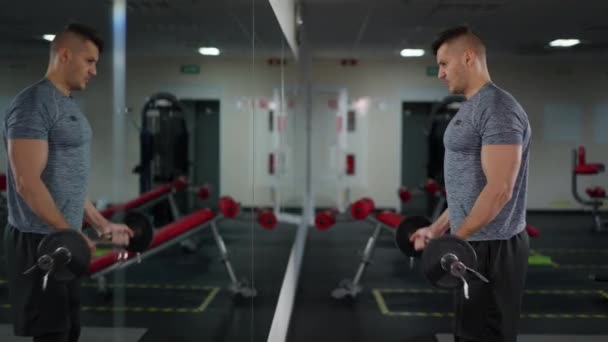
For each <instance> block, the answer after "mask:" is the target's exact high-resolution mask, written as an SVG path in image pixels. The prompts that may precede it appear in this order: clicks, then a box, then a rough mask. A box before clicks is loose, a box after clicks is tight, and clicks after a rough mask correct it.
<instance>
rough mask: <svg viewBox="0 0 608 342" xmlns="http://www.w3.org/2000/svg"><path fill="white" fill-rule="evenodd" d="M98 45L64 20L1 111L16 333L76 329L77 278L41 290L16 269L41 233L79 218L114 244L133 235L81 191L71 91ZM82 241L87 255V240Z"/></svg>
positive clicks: (79, 124) (87, 73)
mask: <svg viewBox="0 0 608 342" xmlns="http://www.w3.org/2000/svg"><path fill="white" fill-rule="evenodd" d="M102 49H103V43H102V41H101V40H100V39H99V38H98V37H97V35H96V33H95V31H93V30H92V29H90V28H88V27H85V26H83V25H79V24H71V25H68V26H67V27H66V29H65V30H64V31H62V32H60V33H59V34H58V35H57V36H56V38H55V39H54V40H53V42H52V44H51V51H50V60H49V66H48V70H47V73H46V75H45V77H44V78H43V79H42V80H40V81H38V82H36V83H34V84H32V85H30V86H29V87H27V88H26V89H24V90H23V91H21V92H20V93H19V94H18V95H17V96H16V97H15V99H14V100H13V101H12V103H11V104H10V106H9V108H8V110H7V112H6V115H5V120H4V127H3V131H4V139H5V147H6V149H7V155H8V160H9V167H8V168H7V175H8V181H7V195H8V226H7V227H6V230H5V234H4V244H5V251H6V262H7V273H8V287H9V296H10V303H11V306H12V311H13V325H14V332H15V335H17V336H33V340H34V341H37V342H42V341H53V342H55V341H62V342H64V341H65V342H67V341H70V342H74V341H77V340H78V337H79V335H80V320H79V311H80V300H79V286H80V285H79V280H74V281H72V282H69V283H61V282H55V281H53V279H52V277H51V278H49V281H48V285H47V288H46V291H42V277H43V274H42V271H40V270H35V271H34V272H32V273H29V274H27V275H24V274H23V272H24V271H25V270H26V269H28V268H29V267H31V266H32V265H34V263H35V261H36V259H37V256H36V248H37V246H38V244H39V243H40V241H41V240H42V239H43V238H44V236H45V235H47V234H49V233H52V232H55V231H58V230H62V229H75V230H80V228H81V225H82V221H83V217H84V219H85V220H86V221H87V222H88V223H90V224H91V225H92V226H93V227H94V228H95V229H97V231H98V232H99V233H102V234H108V233H110V234H112V239H113V242H115V243H118V244H126V243H127V242H128V239H129V237H132V232H131V231H130V230H129V229H128V228H127V227H126V226H125V225H121V224H113V223H111V222H109V221H107V220H106V219H105V218H104V217H103V216H101V214H100V213H99V212H98V211H97V210H96V209H95V207H94V206H93V204H92V203H91V201H90V200H89V199H88V197H87V187H88V183H89V169H90V144H91V137H92V132H91V127H90V126H89V122H88V120H87V118H86V117H85V116H84V115H83V113H82V112H81V111H80V109H79V108H78V105H77V103H76V101H75V99H74V98H73V97H72V92H73V91H79V90H84V89H85V88H86V86H87V84H88V82H89V81H90V80H91V78H92V77H93V76H95V75H96V74H97V69H96V64H97V61H98V59H99V54H100V52H101V51H102ZM83 236H84V234H83ZM85 239H86V237H85ZM86 241H87V243H88V245H89V247H90V248H91V253H93V251H94V249H95V247H94V244H93V243H92V242H91V241H90V240H89V239H86Z"/></svg>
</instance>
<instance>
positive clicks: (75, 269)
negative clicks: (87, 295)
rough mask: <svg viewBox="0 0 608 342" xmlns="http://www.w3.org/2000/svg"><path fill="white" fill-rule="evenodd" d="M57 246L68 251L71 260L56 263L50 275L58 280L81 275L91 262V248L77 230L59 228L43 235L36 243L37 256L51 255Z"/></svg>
mask: <svg viewBox="0 0 608 342" xmlns="http://www.w3.org/2000/svg"><path fill="white" fill-rule="evenodd" d="M59 247H64V248H66V249H67V250H69V251H70V254H71V260H70V261H69V262H68V263H67V264H63V265H62V264H61V263H57V264H56V265H55V267H54V269H53V272H52V277H53V278H54V279H56V280H58V281H69V280H72V279H75V278H78V277H81V276H83V275H84V274H85V273H86V272H87V270H88V268H89V264H90V262H91V250H90V249H89V246H88V245H87V243H86V240H85V239H84V237H83V236H82V235H80V233H79V232H77V231H75V230H71V229H66V230H61V231H57V232H54V233H51V234H49V235H47V236H45V237H44V238H43V239H42V241H40V244H39V245H38V257H40V256H42V255H45V254H46V255H51V254H52V253H53V252H55V251H56V250H57V248H59Z"/></svg>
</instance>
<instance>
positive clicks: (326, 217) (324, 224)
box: [315, 209, 338, 230]
mask: <svg viewBox="0 0 608 342" xmlns="http://www.w3.org/2000/svg"><path fill="white" fill-rule="evenodd" d="M336 215H338V211H337V210H331V209H330V210H323V211H320V212H318V213H317V215H316V216H315V226H316V227H317V229H319V230H326V229H329V228H331V226H333V225H334V224H336Z"/></svg>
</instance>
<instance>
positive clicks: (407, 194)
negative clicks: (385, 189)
mask: <svg viewBox="0 0 608 342" xmlns="http://www.w3.org/2000/svg"><path fill="white" fill-rule="evenodd" d="M440 192H441V188H440V186H439V183H437V182H436V181H435V180H433V179H430V180H427V181H426V183H424V184H422V185H419V186H418V187H417V188H414V189H409V188H407V187H405V186H402V187H400V188H399V190H398V195H399V199H401V201H402V202H403V203H408V202H409V201H411V200H412V198H413V197H414V196H419V195H422V194H423V193H426V194H430V195H433V196H436V195H438V194H440Z"/></svg>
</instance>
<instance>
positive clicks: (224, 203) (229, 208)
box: [218, 196, 239, 218]
mask: <svg viewBox="0 0 608 342" xmlns="http://www.w3.org/2000/svg"><path fill="white" fill-rule="evenodd" d="M218 208H219V210H220V211H221V212H222V214H223V215H224V216H225V217H228V218H231V217H235V216H236V215H238V213H239V204H238V203H236V201H235V200H234V199H233V198H232V197H230V196H224V197H222V198H220V202H219V205H218Z"/></svg>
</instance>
